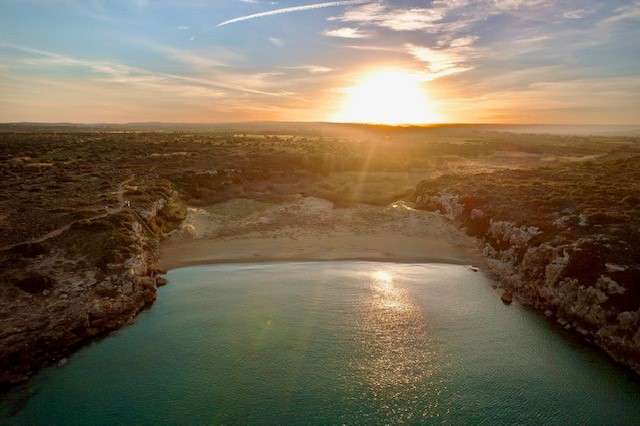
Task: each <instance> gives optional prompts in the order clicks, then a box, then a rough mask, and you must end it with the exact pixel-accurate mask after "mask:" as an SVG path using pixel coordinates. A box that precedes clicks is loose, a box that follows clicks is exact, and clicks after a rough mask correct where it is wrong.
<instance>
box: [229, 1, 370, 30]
mask: <svg viewBox="0 0 640 426" xmlns="http://www.w3.org/2000/svg"><path fill="white" fill-rule="evenodd" d="M372 1H373V0H353V1H332V2H328V3H317V4H309V5H306V6H294V7H286V8H284V9H276V10H270V11H268V12H262V13H256V14H254V15H247V16H241V17H240V18H233V19H229V20H228V21H224V22H222V23H220V24H218V25H216V27H221V26H223V25H228V24H233V23H235V22H241V21H246V20H248V19H254V18H262V17H263V16H271V15H279V14H281V13H290V12H303V11H305V10H313V9H320V8H323V7H334V6H355V5H357V4H365V3H371V2H372Z"/></svg>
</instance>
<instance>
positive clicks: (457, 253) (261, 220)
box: [157, 199, 482, 270]
mask: <svg viewBox="0 0 640 426" xmlns="http://www.w3.org/2000/svg"><path fill="white" fill-rule="evenodd" d="M311 201H312V202H315V201H317V200H316V199H312V200H311ZM311 201H309V199H302V201H299V202H293V203H285V204H284V205H283V204H278V205H272V206H268V207H267V211H266V212H265V210H264V209H263V210H261V211H259V213H258V214H256V215H255V216H254V217H251V216H249V217H242V218H240V219H238V218H237V216H236V215H237V214H238V211H237V208H231V209H230V208H229V206H225V209H224V215H217V214H216V213H215V212H213V213H207V214H205V213H204V211H203V210H202V209H195V208H191V209H189V212H188V216H187V219H186V220H185V221H184V222H183V224H182V225H181V227H180V228H178V229H177V230H175V231H173V232H172V233H170V234H169V235H168V236H167V237H166V238H165V239H164V240H163V241H162V242H161V244H160V256H159V259H158V260H157V266H158V267H159V268H161V269H166V270H171V269H177V268H181V267H187V266H198V265H219V264H234V263H235V264H237V263H274V262H323V261H371V262H392V263H443V264H456V265H469V266H472V265H478V264H481V263H482V258H481V256H480V255H479V253H478V251H477V245H476V242H475V240H473V239H472V238H471V237H469V236H467V235H466V234H464V233H463V232H461V231H460V230H459V229H457V228H456V227H455V226H454V225H453V224H451V223H449V222H447V221H446V220H445V219H444V218H443V217H442V216H440V215H439V214H436V213H430V212H426V211H420V210H414V209H413V208H411V207H410V206H406V205H403V206H402V208H400V209H398V208H387V207H376V206H365V205H359V206H357V207H351V208H342V209H334V208H333V206H331V209H330V210H327V209H326V206H323V207H325V208H319V209H315V210H314V209H307V210H305V211H304V212H303V216H304V217H303V218H302V220H297V221H296V220H294V221H292V220H291V217H292V216H291V215H296V214H297V213H299V210H300V209H299V208H298V207H299V205H300V204H306V206H309V204H310V203H311ZM229 204H232V203H229ZM316 204H317V203H316ZM262 207H264V206H262ZM269 209H271V210H273V211H274V212H275V213H277V214H270V212H269ZM283 211H284V212H286V213H287V214H282V212H283ZM229 217H230V218H231V219H228V218H229Z"/></svg>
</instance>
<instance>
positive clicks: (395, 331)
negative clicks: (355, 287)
mask: <svg viewBox="0 0 640 426" xmlns="http://www.w3.org/2000/svg"><path fill="white" fill-rule="evenodd" d="M368 282H369V287H370V289H371V298H370V299H368V300H367V301H365V302H364V306H363V317H362V318H361V326H362V329H361V332H362V338H361V344H362V345H363V348H362V350H363V355H362V356H360V357H359V358H358V359H357V360H356V361H355V362H356V363H357V365H356V366H355V367H356V368H357V369H358V370H359V371H360V373H361V374H363V375H364V378H365V379H366V382H367V383H368V384H369V389H368V390H366V391H365V392H366V393H369V396H370V397H371V398H372V400H374V401H376V403H377V404H379V405H378V409H379V410H380V411H381V412H383V413H385V414H386V415H387V416H388V418H389V419H390V420H397V421H420V420H421V419H422V420H425V419H427V418H437V417H438V415H439V414H440V411H441V408H442V407H438V399H437V395H439V394H440V393H441V392H442V390H443V389H444V387H446V384H445V383H444V382H443V381H442V378H441V376H440V377H439V376H438V372H439V370H440V368H441V362H440V361H438V359H437V358H438V356H437V354H436V352H435V347H434V343H433V341H432V338H431V336H430V335H429V327H428V324H427V322H426V321H425V319H424V316H423V313H422V312H421V310H420V309H419V308H418V306H417V305H416V304H415V303H414V302H413V300H412V298H411V295H410V294H409V293H408V292H407V290H406V289H405V288H404V286H403V285H402V282H400V283H397V282H396V281H395V280H394V277H393V274H392V272H391V271H388V270H378V271H375V272H373V273H372V274H371V275H370V276H369V279H368ZM425 395H429V398H428V399H427V400H428V401H429V402H428V403H426V404H425V401H426V400H425ZM434 397H435V398H434Z"/></svg>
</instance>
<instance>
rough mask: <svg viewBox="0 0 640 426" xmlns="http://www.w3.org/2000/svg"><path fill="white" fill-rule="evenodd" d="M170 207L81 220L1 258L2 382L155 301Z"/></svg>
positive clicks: (129, 318) (60, 355)
mask: <svg viewBox="0 0 640 426" xmlns="http://www.w3.org/2000/svg"><path fill="white" fill-rule="evenodd" d="M165 204H166V199H161V200H157V201H155V202H154V203H152V205H151V208H149V209H145V210H143V211H142V212H141V213H140V214H138V213H137V212H133V211H131V210H127V209H123V210H122V211H121V212H117V213H114V214H111V215H107V216H106V217H99V218H94V219H89V220H83V221H79V222H77V223H74V224H73V225H72V226H71V227H70V228H69V230H67V231H65V232H63V233H61V234H60V235H59V236H56V237H54V238H50V239H47V240H46V241H43V242H40V243H37V244H34V243H31V244H21V245H17V246H15V247H13V248H12V249H11V250H7V251H4V252H2V253H0V257H1V259H0V260H1V261H2V265H3V268H4V269H3V271H2V273H1V274H0V281H2V284H3V285H2V286H0V321H1V323H2V328H1V330H0V366H1V367H0V385H2V386H7V385H9V384H14V383H17V382H20V381H24V380H26V379H27V378H28V377H29V375H30V374H31V373H32V372H34V371H35V370H36V369H38V368H39V367H40V366H42V365H45V364H50V363H52V362H55V361H57V360H60V359H62V358H64V357H65V356H67V355H68V354H69V353H70V352H72V351H73V350H74V349H76V348H77V347H78V346H80V345H82V344H84V343H86V342H88V341H90V339H91V338H94V337H95V336H100V335H103V334H104V333H107V332H109V331H112V330H116V329H118V328H120V327H122V326H124V325H126V324H129V323H130V322H131V321H132V320H133V319H134V318H135V316H136V315H137V314H138V313H139V312H140V311H141V310H143V309H145V308H146V307H148V306H149V305H151V304H152V303H153V301H154V300H155V299H156V277H155V276H156V273H157V272H158V271H157V270H155V268H154V266H153V265H154V260H155V259H156V258H157V255H158V253H157V247H158V244H157V243H158V234H159V233H160V232H161V228H162V227H161V226H158V224H157V222H162V221H163V220H162V218H161V216H162V211H160V212H159V210H160V209H161V208H162V207H163V206H164V205H165ZM156 218H157V219H158V220H157V221H156V220H154V219H156ZM152 228H153V229H152ZM158 284H160V283H158Z"/></svg>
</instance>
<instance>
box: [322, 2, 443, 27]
mask: <svg viewBox="0 0 640 426" xmlns="http://www.w3.org/2000/svg"><path fill="white" fill-rule="evenodd" d="M368 3H370V2H368ZM442 17H443V15H442V12H441V11H440V10H439V9H437V8H410V9H399V8H389V7H387V6H386V5H385V4H384V3H382V2H379V3H373V4H367V5H364V6H361V7H358V8H354V9H351V10H348V11H347V12H345V13H344V14H343V15H342V16H339V17H332V18H329V20H330V21H341V22H358V23H363V24H368V25H377V26H380V27H386V28H390V29H392V30H395V31H415V30H429V29H431V28H433V23H434V22H437V21H439V20H440V19H442Z"/></svg>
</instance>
